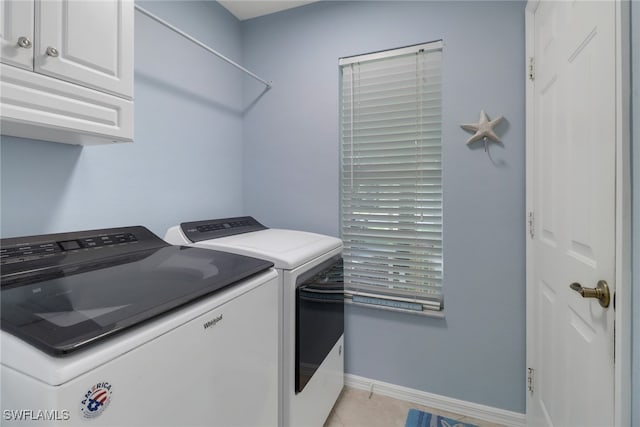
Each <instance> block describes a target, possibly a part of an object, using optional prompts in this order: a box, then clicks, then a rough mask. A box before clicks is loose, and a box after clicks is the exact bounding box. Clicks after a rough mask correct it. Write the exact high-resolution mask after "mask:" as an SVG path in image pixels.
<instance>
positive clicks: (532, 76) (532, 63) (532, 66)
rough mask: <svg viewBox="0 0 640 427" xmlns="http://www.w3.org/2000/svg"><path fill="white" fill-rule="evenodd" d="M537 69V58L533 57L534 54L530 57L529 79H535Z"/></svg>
mask: <svg viewBox="0 0 640 427" xmlns="http://www.w3.org/2000/svg"><path fill="white" fill-rule="evenodd" d="M535 71H536V68H535V60H534V59H533V56H532V57H530V58H529V80H531V81H534V80H535V79H536V74H535Z"/></svg>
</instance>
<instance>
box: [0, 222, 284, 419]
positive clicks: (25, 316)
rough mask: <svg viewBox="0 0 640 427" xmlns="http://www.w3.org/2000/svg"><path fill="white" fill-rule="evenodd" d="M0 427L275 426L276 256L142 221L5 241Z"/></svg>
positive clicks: (0, 337)
mask: <svg viewBox="0 0 640 427" xmlns="http://www.w3.org/2000/svg"><path fill="white" fill-rule="evenodd" d="M1 243H2V246H1V255H2V288H1V289H2V298H1V304H2V310H1V316H2V323H1V325H2V330H1V331H0V344H1V359H0V361H1V365H0V377H1V381H0V389H1V390H0V403H1V405H0V406H1V408H2V413H1V414H0V416H1V417H2V419H1V420H0V424H1V425H2V426H58V427H62V426H93V427H97V426H110V427H129V426H136V427H142V426H149V427H158V426H167V427H169V426H170V427H176V426H185V427H187V426H198V427H200V426H205V425H206V426H214V427H215V426H219V427H227V426H246V427H253V426H265V427H267V426H269V427H271V426H275V425H276V424H277V423H278V416H279V414H278V399H277V394H278V387H279V373H278V368H279V366H278V365H279V324H278V317H279V314H278V311H277V310H276V309H275V307H276V306H277V304H278V302H279V296H280V294H279V288H278V286H279V281H278V275H277V273H276V271H275V270H274V269H273V268H272V267H273V263H271V262H268V261H264V260H259V259H255V258H250V257H244V256H239V255H236V254H230V253H223V252H219V251H210V250H204V249H200V248H193V247H179V246H171V245H168V244H167V243H165V242H164V241H163V240H162V239H160V238H159V237H157V236H155V235H153V234H152V233H151V232H150V231H149V230H147V229H145V228H144V227H128V228H118V229H106V230H93V231H85V232H76V233H60V234H51V235H42V236H30V237H20V238H11V239H2V242H1Z"/></svg>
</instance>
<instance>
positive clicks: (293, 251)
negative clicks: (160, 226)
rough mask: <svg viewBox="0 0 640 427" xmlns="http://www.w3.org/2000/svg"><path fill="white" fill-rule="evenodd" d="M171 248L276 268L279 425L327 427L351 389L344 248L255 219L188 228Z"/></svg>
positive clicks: (177, 232)
mask: <svg viewBox="0 0 640 427" xmlns="http://www.w3.org/2000/svg"><path fill="white" fill-rule="evenodd" d="M165 240H166V241H167V242H169V243H172V244H180V245H193V246H197V247H201V248H208V249H215V250H223V251H225V252H231V253H235V254H239V255H245V256H252V257H256V258H261V259H265V260H268V261H271V262H273V263H274V265H275V268H276V271H277V272H278V276H279V280H280V285H281V290H282V294H281V307H280V313H281V325H282V328H281V331H282V335H281V351H282V354H281V362H282V365H281V375H280V378H281V384H280V411H281V412H280V422H279V424H280V425H281V426H284V427H307V426H309V427H321V426H322V425H323V423H324V421H325V420H326V418H327V416H328V415H329V412H330V411H331V408H332V407H333V405H334V403H335V401H336V399H337V398H338V395H339V394H340V391H341V390H342V387H343V385H344V353H343V350H344V349H343V346H344V336H343V332H344V284H343V274H342V256H341V255H342V241H341V240H340V239H337V238H335V237H330V236H325V235H321V234H315V233H308V232H303V231H294V230H282V229H269V228H267V227H265V226H263V225H262V224H260V223H259V222H257V221H256V220H255V219H253V218H252V217H240V218H225V219H215V220H205V221H195V222H187V223H182V224H181V225H180V226H174V227H171V228H170V229H169V230H168V231H167V233H166V235H165Z"/></svg>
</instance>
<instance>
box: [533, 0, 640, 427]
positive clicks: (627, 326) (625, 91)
mask: <svg viewBox="0 0 640 427" xmlns="http://www.w3.org/2000/svg"><path fill="white" fill-rule="evenodd" d="M540 1H541V0H529V1H528V2H527V6H526V8H525V58H524V59H525V70H526V77H525V79H526V84H525V96H526V101H525V107H526V114H525V156H526V159H525V165H526V190H525V191H526V196H525V198H526V211H525V212H526V227H525V230H524V232H525V236H526V237H525V239H526V300H527V311H526V334H527V339H526V345H527V351H526V355H527V356H526V357H527V360H526V367H527V368H529V367H533V368H535V366H536V361H535V356H534V353H533V345H534V342H535V341H534V340H535V336H534V325H535V322H534V320H535V319H534V317H533V316H534V313H533V312H532V310H530V309H529V302H533V301H535V299H534V298H535V289H534V285H535V283H534V280H533V277H534V275H533V267H534V263H533V261H534V260H533V244H532V240H531V238H530V236H529V212H533V166H534V165H533V141H534V128H533V125H534V120H533V119H534V115H533V112H534V108H533V107H534V104H533V95H534V90H533V89H534V87H533V82H532V81H531V80H530V79H529V71H530V69H529V66H530V62H529V58H532V57H533V56H534V53H535V49H534V47H535V46H534V14H535V11H536V10H537V8H538V5H539V4H540ZM615 8H616V10H615V21H616V22H615V44H616V46H615V54H616V59H615V61H616V70H615V73H616V118H615V121H616V131H615V133H616V141H615V142H616V178H615V182H616V198H615V204H616V206H615V221H616V228H615V230H616V231H615V233H616V242H615V252H616V253H615V269H616V273H615V280H616V283H615V284H616V286H615V293H616V300H617V301H616V308H615V338H614V339H615V344H614V345H615V359H614V363H615V368H614V422H615V425H616V426H624V425H631V375H630V373H631V345H632V341H631V339H632V338H631V287H632V283H631V155H630V152H631V109H630V107H631V90H630V88H631V76H630V74H631V61H630V58H631V49H630V33H629V32H630V16H631V15H630V4H629V1H626V0H615ZM534 76H535V64H534ZM533 220H534V229H535V228H536V227H535V225H537V224H536V223H535V220H536V218H534V219H533ZM527 374H528V372H527V371H526V370H525V372H523V375H524V376H525V384H526V383H527V382H526V377H527ZM534 387H535V372H534ZM526 394H527V397H526V413H527V416H528V415H529V413H530V411H531V408H532V404H533V399H532V393H531V392H529V391H528V389H527V390H526Z"/></svg>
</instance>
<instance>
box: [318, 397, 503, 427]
mask: <svg viewBox="0 0 640 427" xmlns="http://www.w3.org/2000/svg"><path fill="white" fill-rule="evenodd" d="M411 408H415V409H419V410H421V411H426V412H431V413H432V414H438V415H442V416H445V417H447V418H451V419H454V420H458V421H464V422H467V423H471V424H475V425H477V426H478V427H502V426H500V425H498V424H493V423H488V422H486V421H480V420H476V419H473V418H470V417H465V416H462V415H458V414H454V413H451V412H446V411H439V410H437V409H431V408H427V407H426V406H422V405H416V404H415V403H410V402H405V401H403V400H398V399H394V398H391V397H387V396H382V395H380V394H376V393H375V392H374V393H373V394H372V395H371V398H369V392H368V391H365V390H358V389H354V388H350V387H345V388H344V389H343V390H342V393H341V394H340V397H339V398H338V401H337V402H336V404H335V405H334V407H333V410H332V411H331V413H330V414H329V417H328V418H327V421H326V422H325V423H324V427H404V423H405V421H406V419H407V413H408V412H409V409H411Z"/></svg>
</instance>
